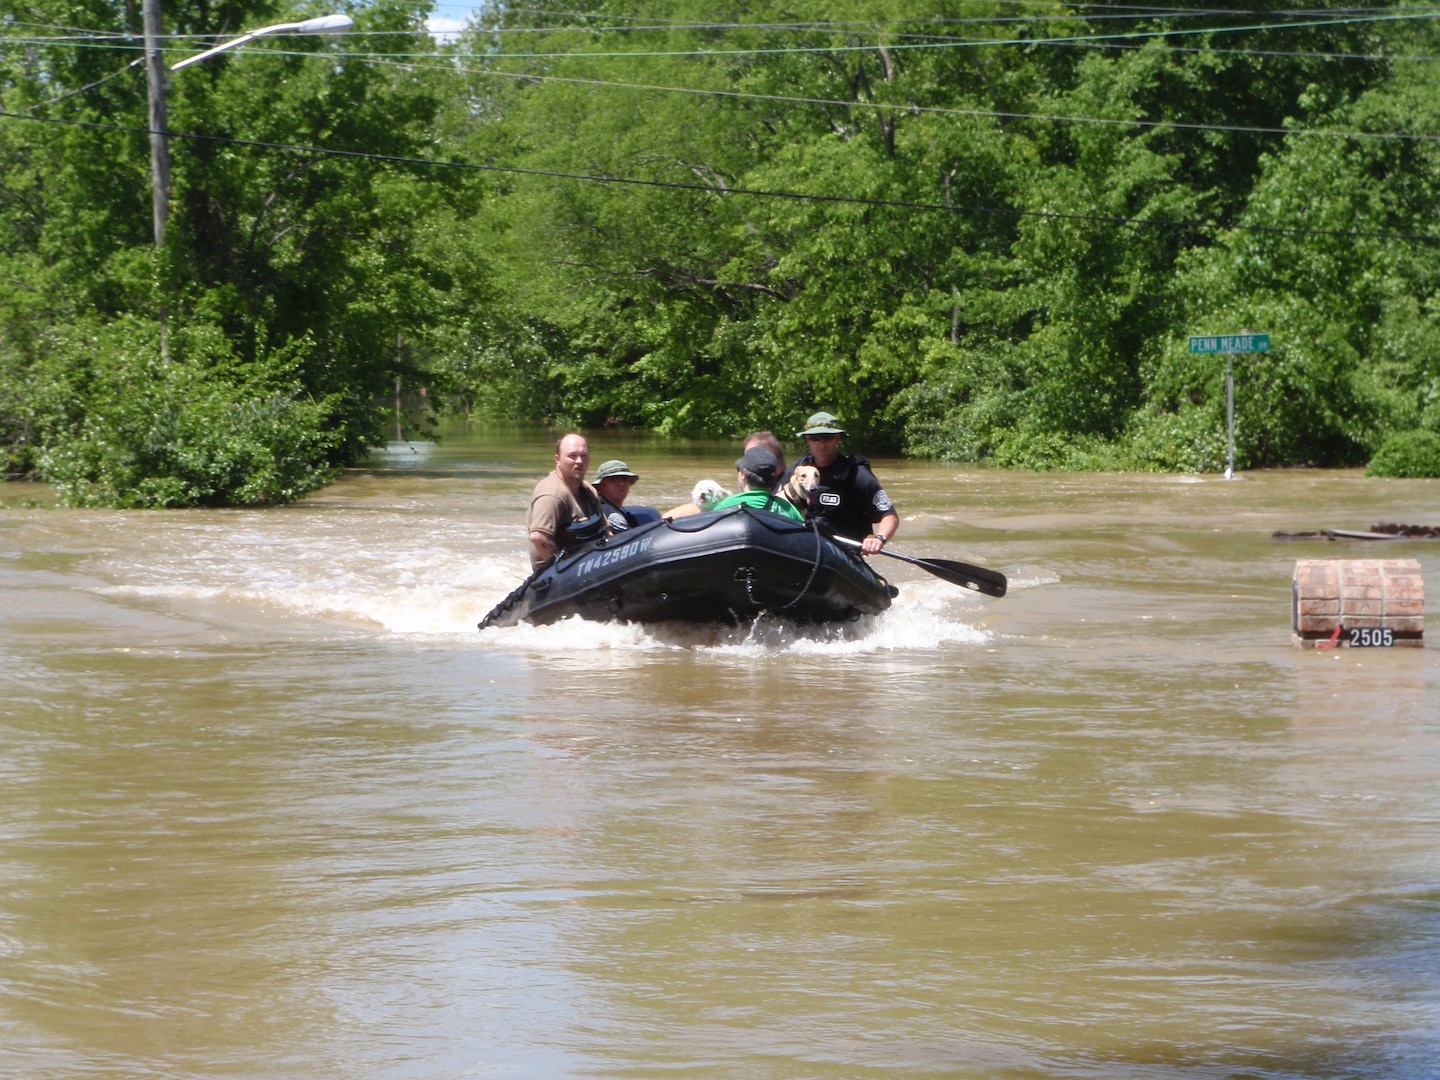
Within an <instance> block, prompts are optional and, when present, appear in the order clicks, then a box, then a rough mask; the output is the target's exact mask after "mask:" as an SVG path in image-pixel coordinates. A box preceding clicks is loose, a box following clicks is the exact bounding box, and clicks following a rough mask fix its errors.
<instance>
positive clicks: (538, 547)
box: [530, 532, 560, 563]
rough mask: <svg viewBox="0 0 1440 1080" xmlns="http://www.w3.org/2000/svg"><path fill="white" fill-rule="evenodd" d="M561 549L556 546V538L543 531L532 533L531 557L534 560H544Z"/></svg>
mask: <svg viewBox="0 0 1440 1080" xmlns="http://www.w3.org/2000/svg"><path fill="white" fill-rule="evenodd" d="M559 550H560V549H559V548H558V547H556V546H555V538H554V537H553V536H550V535H548V534H547V533H543V532H532V533H531V534H530V558H531V560H532V561H533V562H537V563H540V562H544V561H545V560H546V559H548V558H550V556H551V555H554V554H555V552H557V551H559Z"/></svg>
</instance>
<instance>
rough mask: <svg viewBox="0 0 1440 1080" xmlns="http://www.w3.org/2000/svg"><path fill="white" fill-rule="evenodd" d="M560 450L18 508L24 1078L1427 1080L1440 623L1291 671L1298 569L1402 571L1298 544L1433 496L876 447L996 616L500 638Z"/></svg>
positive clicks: (895, 612) (683, 476)
mask: <svg viewBox="0 0 1440 1080" xmlns="http://www.w3.org/2000/svg"><path fill="white" fill-rule="evenodd" d="M733 454H734V448H733V447H728V446H699V445H696V446H673V445H666V444H660V443H655V442H649V441H644V440H629V441H621V440H619V439H611V438H607V437H605V436H603V435H602V436H598V437H597V438H596V439H595V457H594V461H595V462H597V463H598V461H600V460H602V459H603V458H606V457H610V456H623V457H625V458H626V460H628V461H629V462H630V464H631V465H632V467H635V468H636V469H637V471H639V472H640V473H641V474H642V479H641V481H640V483H639V484H638V485H637V487H636V489H635V495H634V499H635V501H636V502H650V503H653V504H656V505H660V506H662V507H663V506H669V505H673V504H675V503H679V502H682V501H684V500H685V499H686V498H687V494H688V491H689V487H690V484H691V483H692V482H693V481H694V480H695V479H698V478H700V477H701V476H707V475H708V476H713V477H715V478H717V479H720V480H722V481H725V480H728V479H729V478H730V477H732V476H733V472H732V471H731V470H730V469H729V467H728V466H729V461H730V460H731V458H733ZM548 465H549V454H548V452H547V448H546V446H545V445H544V443H543V441H542V440H541V439H540V438H539V437H538V436H534V435H531V434H524V433H520V432H508V433H493V434H490V435H486V436H480V435H477V436H473V437H470V438H460V437H455V438H452V439H450V440H447V442H446V443H445V444H444V445H442V446H440V447H424V446H419V447H415V448H413V449H412V448H409V447H404V446H400V447H396V448H392V450H391V451H390V452H388V453H386V454H383V455H379V456H377V458H376V460H375V462H374V467H372V468H370V469H366V470H359V471H356V472H354V473H353V474H351V475H349V476H347V477H346V478H345V479H343V480H342V481H341V482H340V483H338V484H336V485H335V486H333V487H332V488H330V489H328V490H327V491H325V492H323V493H321V494H320V495H318V496H317V497H314V498H312V499H310V500H307V501H306V502H305V503H303V504H301V505H298V506H293V507H286V508H283V509H279V510H270V511H223V512H216V511H209V512H189V513H179V512H176V513H122V512H103V511H71V510H54V509H17V508H16V506H17V504H18V503H19V501H20V500H23V499H26V498H27V497H30V496H33V495H35V494H36V493H35V492H34V491H33V490H32V489H28V488H25V487H22V486H17V485H8V486H3V487H0V498H3V499H4V500H5V501H6V502H7V503H8V504H9V506H10V508H9V509H4V510H0V1075H4V1076H25V1077H42V1078H61V1077H65V1078H69V1077H85V1076H105V1077H209V1076H216V1077H219V1076H226V1077H320V1076H323V1077H341V1076H343V1077H365V1078H369V1077H386V1078H389V1077H461V1076H520V1077H530V1076H551V1077H559V1076H610V1077H647V1076H655V1077H658V1076H667V1077H675V1076H690V1077H766V1078H768V1077H775V1078H795V1077H815V1078H841V1077H844V1078H852V1077H892V1076H930V1075H943V1076H953V1077H964V1078H972V1077H974V1078H979V1077H995V1078H1031V1077H1036V1078H1039V1077H1047V1078H1048V1077H1062V1078H1069V1077H1122V1078H1141V1077H1144V1078H1153V1077H1159V1078H1162V1080H1181V1078H1184V1080H1192V1078H1212V1077H1213V1078H1219V1077H1316V1078H1327V1080H1328V1078H1348V1077H1364V1078H1393V1080H1412V1078H1417V1077H1420V1078H1425V1077H1437V1076H1440V1063H1437V1059H1440V847H1437V843H1436V837H1437V824H1440V821H1437V819H1440V652H1437V649H1436V647H1435V644H1436V643H1432V647H1431V648H1429V649H1425V650H1398V649H1397V650H1342V651H1332V652H1328V653H1317V652H1313V651H1312V652H1306V653H1302V652H1299V651H1297V650H1295V649H1293V648H1292V646H1291V644H1290V637H1289V618H1290V576H1291V571H1292V569H1293V566H1294V561H1295V560H1296V559H1297V558H1301V557H1313V556H1319V557H1333V558H1354V557H1367V556H1372V555H1374V554H1376V553H1377V550H1380V549H1376V548H1374V547H1367V546H1364V545H1363V544H1356V543H1351V544H1331V545H1325V544H1315V543H1310V544H1293V543H1292V544H1281V543H1276V542H1274V541H1272V540H1271V539H1270V534H1271V532H1272V531H1273V530H1275V529H1301V528H1318V527H1321V526H1338V527H1345V528H1365V527H1367V526H1368V525H1369V524H1370V523H1371V522H1372V521H1382V520H1383V521H1402V522H1436V521H1437V520H1440V507H1437V503H1440V483H1437V482H1433V481H1391V482H1384V481H1376V480H1366V479H1364V478H1363V477H1361V476H1359V475H1357V474H1355V473H1338V472H1285V473H1261V474H1248V475H1244V476H1243V477H1241V478H1240V479H1238V480H1235V481H1232V482H1225V481H1223V480H1220V479H1218V478H1214V477H1207V478H1182V477H1168V476H1113V475H1112V476H1046V475H1027V474H1015V473H1002V472H990V471H982V470H973V469H962V468H956V467H953V466H945V465H937V464H926V463H916V462H888V461H887V462H882V463H879V464H878V466H877V468H878V470H879V472H880V473H881V476H882V478H883V479H884V480H885V481H886V486H887V488H888V489H889V490H890V492H891V494H892V495H893V496H894V497H895V499H896V501H897V503H898V505H899V506H900V509H901V513H902V519H903V524H902V531H901V535H900V538H899V540H898V541H897V543H896V544H895V545H894V546H895V548H896V550H899V551H905V552H909V553H912V554H916V555H935V556H941V557H949V558H961V559H966V560H968V561H973V562H980V563H983V564H985V565H989V566H994V567H996V568H998V569H1001V570H1004V571H1005V572H1006V573H1007V574H1009V575H1010V577H1011V583H1012V591H1011V593H1010V595H1008V596H1007V597H1005V598H1004V599H1003V600H989V599H985V598H981V597H977V596H974V595H972V594H968V593H964V592H961V591H959V590H956V589H954V588H953V587H951V586H948V585H946V584H945V583H943V582H941V581H938V580H937V579H935V578H932V577H929V576H927V575H926V574H924V573H923V572H922V571H920V570H918V569H914V568H912V567H909V566H906V565H904V564H901V563H899V562H896V561H894V560H883V562H884V566H883V569H884V571H885V572H886V573H887V574H889V575H890V576H891V578H892V580H894V581H895V582H896V583H897V584H899V586H900V588H901V598H900V599H899V601H898V602H897V604H896V606H895V607H894V608H893V609H892V610H891V611H890V612H888V613H887V614H885V615H884V616H882V617H880V618H878V619H876V620H874V621H872V622H862V623H857V624H854V625H852V626H847V627H845V628H844V629H843V630H842V631H836V632H830V633H823V632H818V631H814V630H806V631H802V630H797V629H796V628H795V627H792V626H789V625H787V624H785V623H783V622H780V621H775V622H769V623H762V624H761V625H759V626H758V627H756V628H754V629H753V630H751V631H743V630H720V629H707V630H696V629H688V630H686V629H679V628H660V629H637V628H629V627H610V626H597V625H591V624H565V625H561V626H557V627H551V628H546V629H533V628H526V627H520V628H515V629H510V630H502V631H487V632H486V633H485V634H484V635H481V634H479V633H477V632H476V631H475V630H474V624H475V622H476V620H477V619H478V618H479V617H480V616H481V615H482V614H484V612H485V611H486V610H487V609H488V608H489V607H490V606H491V605H492V604H493V603H494V602H495V601H496V600H498V599H499V597H500V596H502V595H503V594H504V593H505V592H506V591H508V589H509V588H510V587H511V586H512V585H513V584H514V583H515V581H516V580H518V579H519V578H520V577H521V576H523V574H524V572H525V566H526V564H525V559H524V556H523V554H522V552H521V550H520V547H519V541H520V539H521V531H522V529H521V523H522V508H523V504H524V501H525V495H526V493H527V492H528V489H529V487H530V485H531V484H532V483H533V482H534V480H535V479H536V478H537V477H538V476H539V475H540V474H541V473H542V472H544V471H545V469H546V468H547V467H548ZM1383 554H1385V555H1392V556H1400V555H1403V556H1405V557H1412V556H1413V557H1418V558H1420V560H1421V561H1422V563H1423V564H1424V567H1425V570H1426V576H1427V577H1428V578H1429V582H1430V589H1431V593H1432V599H1431V605H1430V612H1429V618H1430V626H1431V632H1432V635H1437V636H1440V621H1437V620H1436V617H1435V610H1436V609H1435V603H1434V599H1433V596H1434V594H1436V593H1437V591H1440V543H1435V542H1424V541H1411V542H1403V543H1398V544H1393V545H1386V546H1385V547H1384V548H1383Z"/></svg>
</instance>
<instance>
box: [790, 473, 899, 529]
mask: <svg viewBox="0 0 1440 1080" xmlns="http://www.w3.org/2000/svg"><path fill="white" fill-rule="evenodd" d="M795 464H796V465H814V464H815V459H814V457H812V456H811V455H810V454H806V455H805V456H804V457H802V458H801V459H800V460H799V461H797V462H796V463H795ZM794 471H795V470H794V468H793V467H792V468H791V469H790V472H794ZM787 477H788V473H787ZM819 509H820V513H821V515H822V516H823V517H824V518H825V520H826V521H828V522H829V523H830V525H831V527H832V528H833V529H834V530H835V531H836V532H837V533H839V534H840V535H841V536H848V537H850V538H851V539H852V540H863V539H864V538H865V537H866V536H868V535H869V534H870V533H871V532H872V531H873V529H872V528H871V526H873V525H874V524H875V523H876V522H878V521H879V520H880V519H881V518H883V517H885V516H886V515H888V514H893V513H895V512H896V510H895V504H894V503H892V502H891V501H890V496H889V495H886V494H885V489H884V488H883V487H881V486H880V481H879V480H878V479H877V478H876V476H875V474H874V473H873V472H871V471H870V462H869V461H868V460H867V459H866V458H863V457H861V456H860V455H859V454H841V455H840V456H839V457H837V458H836V459H835V460H834V461H833V462H832V463H831V464H830V465H829V466H828V467H826V468H823V469H821V470H820V507H819Z"/></svg>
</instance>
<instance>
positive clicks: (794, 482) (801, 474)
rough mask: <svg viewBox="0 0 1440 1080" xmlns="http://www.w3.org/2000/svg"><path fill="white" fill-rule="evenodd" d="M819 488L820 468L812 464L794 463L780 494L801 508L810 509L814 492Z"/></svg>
mask: <svg viewBox="0 0 1440 1080" xmlns="http://www.w3.org/2000/svg"><path fill="white" fill-rule="evenodd" d="M819 490H820V470H819V469H817V468H816V467H815V466H814V465H796V466H795V471H794V472H793V473H791V474H790V479H789V480H786V481H785V486H784V487H783V488H781V489H780V494H781V496H783V497H784V498H785V500H786V501H787V502H790V503H793V504H794V505H795V506H798V507H799V508H800V509H801V510H810V509H813V508H814V506H815V493H816V492H817V491H819Z"/></svg>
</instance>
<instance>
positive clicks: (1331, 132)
mask: <svg viewBox="0 0 1440 1080" xmlns="http://www.w3.org/2000/svg"><path fill="white" fill-rule="evenodd" d="M274 51H276V52H277V53H279V54H280V55H284V56H306V55H313V54H309V53H287V52H283V51H281V50H274ZM341 55H342V56H344V57H345V58H346V59H349V60H355V61H358V62H360V63H373V64H376V65H379V66H395V67H404V68H407V69H411V70H419V69H423V70H427V71H446V72H448V71H453V70H454V69H453V68H451V67H449V66H448V65H421V64H416V63H410V62H406V61H399V60H389V59H385V58H376V57H374V56H373V54H369V53H343V54H341ZM463 70H464V72H465V73H467V74H472V75H480V76H485V77H489V78H507V79H518V80H520V81H522V82H555V83H564V84H573V85H578V86H601V87H607V88H613V89H619V90H644V91H654V92H657V93H673V94H690V95H694V96H697V97H718V98H733V99H738V100H742V101H773V102H778V103H781V104H796V105H822V106H827V107H828V106H836V107H840V108H846V109H870V110H875V111H888V112H897V113H906V114H909V115H924V114H934V115H940V116H971V117H979V118H982V119H997V120H1040V121H1045V122H1049V123H1067V124H1094V125H1101V126H1113V127H1136V128H1151V129H1155V128H1173V129H1177V130H1183V131H1221V132H1234V133H1238V134H1249V135H1304V136H1316V137H1321V138H1339V139H1376V140H1398V141H1403V142H1440V135H1422V134H1416V133H1411V132H1404V131H1350V130H1344V129H1339V128H1284V127H1258V126H1250V125H1244V124H1205V123H1200V122H1198V121H1184V120H1136V119H1117V118H1114V117H1105V116H1072V115H1063V114H1057V113H1024V112H1005V111H1000V110H995V109H959V108H955V107H953V106H946V105H916V104H914V103H898V102H887V101H849V100H845V99H841V98H816V97H800V96H795V95H789V94H761V93H755V92H752V91H744V90H712V89H705V88H703V87H689V86H659V85H655V84H652V83H630V82H614V81H612V80H608V79H582V78H579V77H577V76H568V75H537V74H531V73H528V72H520V71H494V70H487V69H484V68H465V69H463Z"/></svg>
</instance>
